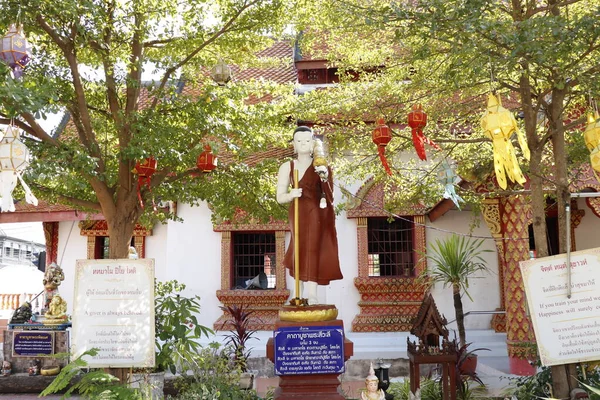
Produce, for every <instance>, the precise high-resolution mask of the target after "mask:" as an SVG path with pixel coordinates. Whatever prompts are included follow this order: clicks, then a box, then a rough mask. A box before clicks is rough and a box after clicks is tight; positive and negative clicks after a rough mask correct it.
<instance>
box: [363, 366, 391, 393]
mask: <svg viewBox="0 0 600 400" xmlns="http://www.w3.org/2000/svg"><path fill="white" fill-rule="evenodd" d="M365 384H366V386H367V391H366V392H362V393H361V394H360V398H361V400H385V393H384V391H383V390H381V389H378V388H377V387H378V386H379V379H378V378H377V377H376V376H375V370H374V369H373V364H371V368H369V376H367V379H365Z"/></svg>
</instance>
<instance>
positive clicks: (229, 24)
mask: <svg viewBox="0 0 600 400" xmlns="http://www.w3.org/2000/svg"><path fill="white" fill-rule="evenodd" d="M258 1H259V0H253V1H251V2H249V3H246V4H244V5H243V6H242V7H241V8H240V9H239V10H238V11H237V12H236V13H235V14H234V15H233V16H232V17H231V18H230V19H229V21H227V22H226V23H225V25H223V26H222V27H221V29H219V30H218V31H217V32H215V33H214V34H213V35H212V36H211V37H210V38H208V39H207V40H206V41H204V42H203V43H202V44H201V45H200V46H198V47H196V48H195V49H194V50H192V51H191V52H190V53H189V54H188V55H187V56H185V57H184V59H183V60H181V61H180V62H178V63H177V64H175V65H173V66H172V67H170V68H168V69H167V70H166V71H165V74H164V76H163V78H162V80H161V82H160V86H159V87H158V90H157V93H161V92H162V91H163V90H164V88H165V86H166V85H167V82H168V81H169V79H170V78H171V75H172V74H173V73H174V72H175V71H177V70H178V69H179V68H181V67H182V66H184V65H185V64H187V63H188V62H189V61H190V60H191V59H192V58H194V56H196V54H198V53H200V51H202V50H203V49H204V48H205V47H206V46H208V45H210V44H211V43H213V42H214V41H216V40H217V39H218V38H220V37H221V36H223V35H224V34H225V33H227V32H228V31H230V30H232V29H233V28H232V25H233V24H234V22H235V21H236V20H237V19H238V18H239V16H240V15H242V13H243V12H244V11H245V10H247V9H248V8H250V7H252V6H253V5H254V4H256V3H258ZM159 97H160V95H157V96H155V97H154V99H153V100H152V104H151V105H150V109H151V110H153V109H154V108H155V107H156V105H157V104H158V101H159Z"/></svg>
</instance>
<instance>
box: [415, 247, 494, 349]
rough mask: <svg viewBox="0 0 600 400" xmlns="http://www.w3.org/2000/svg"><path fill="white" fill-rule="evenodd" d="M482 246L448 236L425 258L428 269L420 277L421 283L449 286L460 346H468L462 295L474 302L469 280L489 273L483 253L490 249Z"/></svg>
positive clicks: (432, 248)
mask: <svg viewBox="0 0 600 400" xmlns="http://www.w3.org/2000/svg"><path fill="white" fill-rule="evenodd" d="M482 245H483V239H480V240H473V241H472V240H470V239H469V238H467V237H465V236H458V235H452V236H449V237H448V238H446V239H444V240H439V239H437V240H436V241H435V243H434V244H433V246H431V248H430V250H429V251H427V254H426V255H425V257H426V258H427V259H428V261H429V265H430V268H429V269H428V270H427V271H425V272H424V273H423V275H422V276H421V277H420V280H421V281H424V282H428V283H429V284H430V285H433V284H436V283H441V284H443V286H444V288H445V287H447V286H450V287H452V293H453V296H454V311H455V314H456V325H457V326H458V336H459V339H460V345H461V346H463V345H465V344H466V343H467V340H466V333H465V317H464V312H463V304H462V295H463V293H464V294H466V295H467V296H468V297H469V299H470V300H471V301H473V298H472V297H471V295H470V294H469V278H471V277H472V276H473V275H474V274H476V273H478V272H482V271H484V272H485V271H488V268H487V266H486V264H485V260H484V259H483V257H482V254H483V253H488V252H491V250H488V249H482V248H481V246H482Z"/></svg>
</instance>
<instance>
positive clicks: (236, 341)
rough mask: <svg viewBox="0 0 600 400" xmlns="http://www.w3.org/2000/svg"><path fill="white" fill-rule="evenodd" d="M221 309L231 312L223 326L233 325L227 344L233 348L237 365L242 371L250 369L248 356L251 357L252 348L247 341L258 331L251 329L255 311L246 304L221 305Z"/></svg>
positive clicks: (227, 336)
mask: <svg viewBox="0 0 600 400" xmlns="http://www.w3.org/2000/svg"><path fill="white" fill-rule="evenodd" d="M221 310H223V311H225V312H226V313H227V314H229V317H230V318H229V319H228V320H227V321H225V322H224V323H223V325H222V328H224V327H226V326H232V327H233V329H232V330H231V331H229V332H230V333H229V334H227V335H225V337H226V338H227V342H226V344H227V345H229V346H231V347H232V349H233V359H234V362H235V365H236V366H237V367H238V368H240V370H241V371H242V372H246V371H247V370H248V358H250V352H251V350H252V349H248V347H247V343H248V341H249V340H250V339H253V336H254V334H255V333H256V330H253V329H250V322H251V321H252V314H253V313H254V311H252V310H248V307H247V306H246V305H244V304H242V305H237V304H234V305H231V306H221ZM254 339H256V338H254Z"/></svg>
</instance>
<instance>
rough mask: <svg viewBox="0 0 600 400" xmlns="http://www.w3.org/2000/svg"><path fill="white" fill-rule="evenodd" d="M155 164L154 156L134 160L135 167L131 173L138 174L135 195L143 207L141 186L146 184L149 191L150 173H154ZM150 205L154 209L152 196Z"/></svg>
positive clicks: (156, 162) (156, 164)
mask: <svg viewBox="0 0 600 400" xmlns="http://www.w3.org/2000/svg"><path fill="white" fill-rule="evenodd" d="M157 166H158V161H156V159H155V158H154V157H148V158H145V159H144V160H143V161H138V162H136V163H135V167H134V168H133V173H134V174H137V176H138V184H137V195H138V200H139V202H140V207H142V208H144V201H143V200H142V187H143V186H144V185H146V187H147V188H148V192H150V191H151V187H150V181H151V180H152V175H154V173H155V172H156V167H157ZM152 206H153V207H154V210H156V205H155V204H154V198H152Z"/></svg>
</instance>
